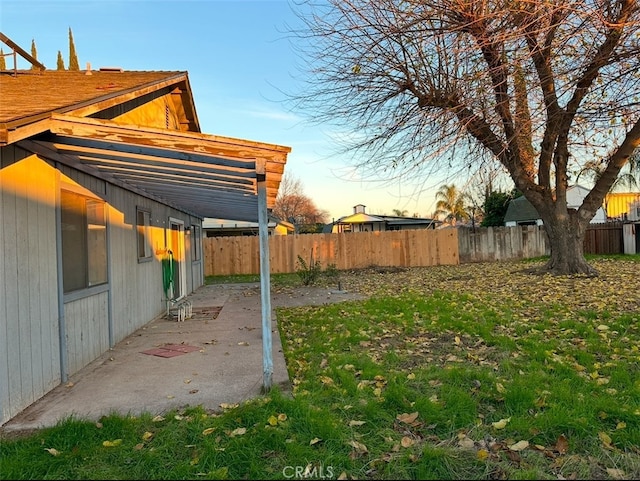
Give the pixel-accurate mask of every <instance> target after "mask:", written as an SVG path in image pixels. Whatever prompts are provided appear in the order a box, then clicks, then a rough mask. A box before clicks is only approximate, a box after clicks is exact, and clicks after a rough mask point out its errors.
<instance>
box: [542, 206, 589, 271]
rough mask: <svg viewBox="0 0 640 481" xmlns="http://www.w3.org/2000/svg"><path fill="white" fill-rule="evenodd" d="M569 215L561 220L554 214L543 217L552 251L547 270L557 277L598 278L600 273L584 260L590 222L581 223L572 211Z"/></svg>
mask: <svg viewBox="0 0 640 481" xmlns="http://www.w3.org/2000/svg"><path fill="white" fill-rule="evenodd" d="M568 214H569V215H567V216H562V217H561V218H558V217H559V216H554V215H553V214H551V215H548V216H544V217H547V218H544V217H543V222H544V227H545V231H546V233H547V237H548V239H549V247H550V249H551V257H550V259H549V262H547V264H546V266H545V270H546V271H547V272H550V273H552V274H556V275H573V274H581V275H587V276H597V275H598V271H597V270H596V269H595V268H594V267H592V266H591V265H589V263H587V261H586V259H585V258H584V236H585V233H586V230H587V226H588V222H585V221H579V220H578V216H577V215H575V214H576V212H575V211H574V210H572V209H571V210H570V211H569V213H568Z"/></svg>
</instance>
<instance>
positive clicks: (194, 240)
mask: <svg viewBox="0 0 640 481" xmlns="http://www.w3.org/2000/svg"><path fill="white" fill-rule="evenodd" d="M201 255H202V254H201V253H200V226H199V225H194V226H191V260H192V261H199V260H200V256H201Z"/></svg>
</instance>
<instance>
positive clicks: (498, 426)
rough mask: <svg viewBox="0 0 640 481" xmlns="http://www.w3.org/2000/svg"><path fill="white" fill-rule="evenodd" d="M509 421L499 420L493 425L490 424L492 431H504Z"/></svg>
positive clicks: (509, 419) (506, 419)
mask: <svg viewBox="0 0 640 481" xmlns="http://www.w3.org/2000/svg"><path fill="white" fill-rule="evenodd" d="M509 421H511V418H505V419H501V420H500V421H496V422H495V423H491V425H492V426H493V427H494V429H504V428H505V427H507V424H508V423H509Z"/></svg>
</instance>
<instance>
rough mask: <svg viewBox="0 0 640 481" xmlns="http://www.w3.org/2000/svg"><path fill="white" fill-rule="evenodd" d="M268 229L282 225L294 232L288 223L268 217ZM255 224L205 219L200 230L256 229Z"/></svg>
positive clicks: (256, 224)
mask: <svg viewBox="0 0 640 481" xmlns="http://www.w3.org/2000/svg"><path fill="white" fill-rule="evenodd" d="M268 217H269V222H268V226H269V227H275V226H276V225H282V226H284V227H286V228H287V229H289V230H294V225H293V224H292V223H290V222H286V221H284V220H280V219H277V218H275V217H273V216H268ZM258 227H259V226H258V223H257V222H247V221H237V220H233V219H212V218H210V217H206V218H204V219H203V220H202V228H203V229H218V230H221V229H257V228H258Z"/></svg>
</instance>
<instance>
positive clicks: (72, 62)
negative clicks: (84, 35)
mask: <svg viewBox="0 0 640 481" xmlns="http://www.w3.org/2000/svg"><path fill="white" fill-rule="evenodd" d="M69 70H76V71H77V70H80V65H79V64H78V55H77V54H76V46H75V45H74V44H73V33H71V27H69Z"/></svg>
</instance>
